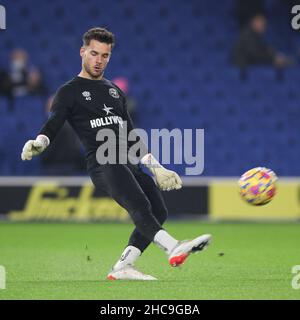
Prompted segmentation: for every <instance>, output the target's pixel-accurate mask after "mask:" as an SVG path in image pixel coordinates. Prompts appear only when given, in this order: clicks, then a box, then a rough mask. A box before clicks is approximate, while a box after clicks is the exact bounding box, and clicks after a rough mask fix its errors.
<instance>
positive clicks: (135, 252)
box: [113, 246, 142, 270]
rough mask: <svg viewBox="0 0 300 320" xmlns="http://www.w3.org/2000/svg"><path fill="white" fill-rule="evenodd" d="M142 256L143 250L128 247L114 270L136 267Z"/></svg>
mask: <svg viewBox="0 0 300 320" xmlns="http://www.w3.org/2000/svg"><path fill="white" fill-rule="evenodd" d="M141 254H142V253H141V250H140V249H138V248H136V247H134V246H128V247H126V248H125V250H124V251H123V253H122V255H121V257H120V260H119V261H118V262H117V263H116V264H115V265H114V267H113V269H114V270H119V269H122V268H123V267H125V266H127V265H128V264H130V265H134V263H135V261H136V260H137V258H138V257H139V256H140V255H141Z"/></svg>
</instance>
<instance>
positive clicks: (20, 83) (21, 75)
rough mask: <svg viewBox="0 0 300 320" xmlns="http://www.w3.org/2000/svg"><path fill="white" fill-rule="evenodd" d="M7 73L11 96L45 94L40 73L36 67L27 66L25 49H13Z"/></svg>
mask: <svg viewBox="0 0 300 320" xmlns="http://www.w3.org/2000/svg"><path fill="white" fill-rule="evenodd" d="M8 74H9V78H10V85H11V94H12V96H13V97H23V96H26V95H31V94H33V95H36V94H46V89H45V86H44V84H43V79H42V75H41V73H40V71H39V70H38V69H37V68H32V67H30V66H29V63H28V54H27V52H26V51H25V50H23V49H15V50H13V52H12V53H11V62H10V66H9V72H8Z"/></svg>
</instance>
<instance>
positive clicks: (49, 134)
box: [21, 87, 73, 161]
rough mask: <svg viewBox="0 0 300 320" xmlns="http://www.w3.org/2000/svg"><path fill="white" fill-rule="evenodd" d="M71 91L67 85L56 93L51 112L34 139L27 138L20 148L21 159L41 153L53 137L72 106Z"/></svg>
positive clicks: (30, 157)
mask: <svg viewBox="0 0 300 320" xmlns="http://www.w3.org/2000/svg"><path fill="white" fill-rule="evenodd" d="M72 96H73V95H72V92H71V91H70V89H69V88H68V87H61V88H60V89H59V90H58V92H57V93H56V95H55V97H54V99H53V103H52V106H51V114H50V116H49V118H48V120H47V121H46V123H45V124H44V125H43V127H42V129H41V130H40V132H39V134H38V135H37V137H36V139H35V140H28V141H27V142H26V143H25V145H24V147H23V150H22V154H21V158H22V160H23V161H25V160H31V159H32V157H33V156H37V155H39V154H41V153H42V152H43V151H44V150H45V149H46V148H47V147H48V146H49V144H50V143H51V142H52V141H53V140H54V139H55V137H56V135H57V133H58V132H59V130H60V129H61V127H62V126H63V124H64V122H65V121H66V119H67V118H68V116H69V114H70V109H71V107H72V100H73V98H72Z"/></svg>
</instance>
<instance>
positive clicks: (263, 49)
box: [233, 14, 291, 69]
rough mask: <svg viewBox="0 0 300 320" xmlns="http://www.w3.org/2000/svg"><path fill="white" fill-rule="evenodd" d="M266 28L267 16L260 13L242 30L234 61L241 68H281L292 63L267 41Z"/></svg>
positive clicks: (234, 52) (235, 49)
mask: <svg viewBox="0 0 300 320" xmlns="http://www.w3.org/2000/svg"><path fill="white" fill-rule="evenodd" d="M266 28H267V20H266V17H265V16H264V15H261V14H258V15H255V16H254V17H253V18H252V19H251V20H250V22H249V24H248V26H247V27H246V28H245V29H243V30H242V31H241V33H240V36H239V38H238V40H237V42H236V44H235V46H234V50H233V62H234V63H235V64H236V65H238V66H239V67H240V68H241V69H245V68H246V67H247V66H249V65H273V66H275V67H276V68H280V69H281V68H284V67H286V66H287V65H288V64H290V63H291V60H290V59H289V58H288V57H287V56H285V55H284V54H282V53H280V52H278V51H277V50H276V49H274V48H272V47H271V46H269V45H268V44H267V43H266V41H265V39H264V34H265V32H266Z"/></svg>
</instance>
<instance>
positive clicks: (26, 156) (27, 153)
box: [21, 134, 50, 161]
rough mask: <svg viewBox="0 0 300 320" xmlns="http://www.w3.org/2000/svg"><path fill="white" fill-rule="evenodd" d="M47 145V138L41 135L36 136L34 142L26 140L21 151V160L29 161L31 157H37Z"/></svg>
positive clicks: (48, 141)
mask: <svg viewBox="0 0 300 320" xmlns="http://www.w3.org/2000/svg"><path fill="white" fill-rule="evenodd" d="M49 144H50V140H49V138H48V137H47V136H44V135H42V134H40V135H38V136H37V137H36V139H35V140H28V141H27V142H26V143H25V145H24V147H23V150H22V154H21V158H22V160H23V161H25V160H31V159H32V157H33V156H37V155H39V154H40V153H42V152H43V151H44V150H45V149H46V148H47V147H48V146H49Z"/></svg>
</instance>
